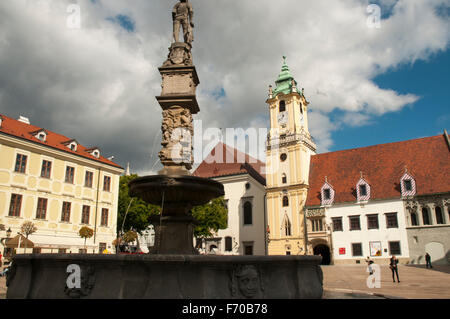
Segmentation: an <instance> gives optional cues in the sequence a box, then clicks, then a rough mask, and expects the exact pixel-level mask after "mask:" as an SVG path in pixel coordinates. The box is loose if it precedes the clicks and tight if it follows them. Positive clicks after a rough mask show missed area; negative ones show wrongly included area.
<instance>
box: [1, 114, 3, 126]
mask: <svg viewBox="0 0 450 319" xmlns="http://www.w3.org/2000/svg"><path fill="white" fill-rule="evenodd" d="M2 123H3V118H2V117H1V116H0V128H2Z"/></svg>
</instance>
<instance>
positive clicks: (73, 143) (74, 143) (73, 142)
mask: <svg viewBox="0 0 450 319" xmlns="http://www.w3.org/2000/svg"><path fill="white" fill-rule="evenodd" d="M62 144H63V145H65V146H67V147H68V148H69V149H70V150H72V151H74V152H76V151H77V147H78V142H77V141H76V140H70V141H67V142H63V143H62Z"/></svg>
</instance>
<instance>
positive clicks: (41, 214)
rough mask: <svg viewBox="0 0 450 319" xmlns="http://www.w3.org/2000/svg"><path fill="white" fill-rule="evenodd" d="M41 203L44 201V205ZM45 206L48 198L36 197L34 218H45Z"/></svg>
mask: <svg viewBox="0 0 450 319" xmlns="http://www.w3.org/2000/svg"><path fill="white" fill-rule="evenodd" d="M42 203H45V204H44V205H43V204H42ZM47 207H48V199H47V198H42V197H38V201H37V208H36V219H39V220H46V218H47Z"/></svg>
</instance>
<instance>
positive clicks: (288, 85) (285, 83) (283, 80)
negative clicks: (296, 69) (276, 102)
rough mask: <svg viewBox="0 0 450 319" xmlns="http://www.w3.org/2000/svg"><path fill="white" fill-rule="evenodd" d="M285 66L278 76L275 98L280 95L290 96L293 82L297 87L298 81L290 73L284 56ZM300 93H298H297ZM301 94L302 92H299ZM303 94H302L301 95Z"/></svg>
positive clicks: (274, 92)
mask: <svg viewBox="0 0 450 319" xmlns="http://www.w3.org/2000/svg"><path fill="white" fill-rule="evenodd" d="M283 60H284V62H283V66H282V67H281V73H280V75H278V79H277V80H276V81H275V84H276V88H275V90H274V91H273V97H275V96H277V95H278V94H279V93H283V94H289V93H291V90H292V80H294V82H295V86H297V81H295V79H294V77H293V76H292V74H291V72H290V71H289V67H288V65H287V64H286V57H285V56H283ZM297 92H298V91H297ZM298 93H300V92H298ZM300 94H301V93H300Z"/></svg>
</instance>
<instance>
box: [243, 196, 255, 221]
mask: <svg viewBox="0 0 450 319" xmlns="http://www.w3.org/2000/svg"><path fill="white" fill-rule="evenodd" d="M252 223H253V216H252V203H250V202H245V204H244V225H251V224H252Z"/></svg>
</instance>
